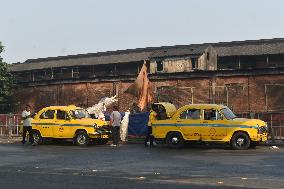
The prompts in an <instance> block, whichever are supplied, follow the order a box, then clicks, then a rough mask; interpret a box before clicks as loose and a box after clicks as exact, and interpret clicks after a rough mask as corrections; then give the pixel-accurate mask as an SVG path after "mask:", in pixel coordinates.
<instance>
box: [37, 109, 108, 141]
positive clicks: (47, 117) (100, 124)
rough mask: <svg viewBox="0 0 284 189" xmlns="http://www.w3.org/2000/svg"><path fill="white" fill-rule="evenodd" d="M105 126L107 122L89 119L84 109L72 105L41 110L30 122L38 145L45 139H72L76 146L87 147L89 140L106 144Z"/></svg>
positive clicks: (106, 133)
mask: <svg viewBox="0 0 284 189" xmlns="http://www.w3.org/2000/svg"><path fill="white" fill-rule="evenodd" d="M107 126H108V125H107V122H105V121H102V120H99V119H91V118H90V116H89V114H88V113H87V112H86V111H85V110H84V109H82V108H80V107H76V106H74V105H70V106H50V107H46V108H43V109H42V110H40V111H39V112H38V113H37V114H36V115H35V116H34V118H33V120H32V128H33V131H34V138H35V141H36V142H37V143H38V144H40V143H42V142H43V140H44V139H45V138H52V139H65V140H66V139H72V140H73V141H74V143H75V144H77V145H87V144H88V143H89V142H90V141H91V140H92V141H95V142H97V143H99V144H106V143H107V142H108V139H109V133H108V131H107V129H105V128H106V127H107Z"/></svg>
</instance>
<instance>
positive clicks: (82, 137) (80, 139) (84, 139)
mask: <svg viewBox="0 0 284 189" xmlns="http://www.w3.org/2000/svg"><path fill="white" fill-rule="evenodd" d="M74 140H75V143H76V145H78V146H87V145H88V144H89V136H88V135H87V133H86V132H84V131H79V132H77V133H76V136H75V138H74Z"/></svg>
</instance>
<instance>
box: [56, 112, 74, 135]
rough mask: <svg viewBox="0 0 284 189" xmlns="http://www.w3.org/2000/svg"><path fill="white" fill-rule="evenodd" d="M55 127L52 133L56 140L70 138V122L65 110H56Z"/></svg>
mask: <svg viewBox="0 0 284 189" xmlns="http://www.w3.org/2000/svg"><path fill="white" fill-rule="evenodd" d="M55 120H56V121H55V122H56V126H55V127H53V133H54V135H55V137H56V138H70V127H71V123H70V122H71V120H70V117H69V115H68V113H67V111H65V110H60V109H58V110H56V119H55Z"/></svg>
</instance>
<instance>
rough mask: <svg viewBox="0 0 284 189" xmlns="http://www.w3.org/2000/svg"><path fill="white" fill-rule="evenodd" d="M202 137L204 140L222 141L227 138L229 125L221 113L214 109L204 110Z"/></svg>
mask: <svg viewBox="0 0 284 189" xmlns="http://www.w3.org/2000/svg"><path fill="white" fill-rule="evenodd" d="M201 123H202V129H201V136H202V139H203V140H206V141H210V140H213V141H214V140H222V139H224V138H225V137H226V136H227V124H226V122H225V121H224V120H222V116H221V114H220V112H219V111H218V110H216V109H214V108H210V109H204V110H203V116H202V122H201Z"/></svg>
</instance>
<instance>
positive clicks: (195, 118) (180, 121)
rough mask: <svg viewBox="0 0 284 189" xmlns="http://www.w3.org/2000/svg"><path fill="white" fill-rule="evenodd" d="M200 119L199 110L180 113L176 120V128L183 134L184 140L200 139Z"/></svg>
mask: <svg viewBox="0 0 284 189" xmlns="http://www.w3.org/2000/svg"><path fill="white" fill-rule="evenodd" d="M200 118H201V110H200V109H198V108H189V109H186V110H184V111H182V112H181V113H180V115H179V117H178V118H177V120H176V126H177V127H178V128H179V129H180V131H181V132H182V133H183V136H184V139H186V140H199V139H200Z"/></svg>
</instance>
